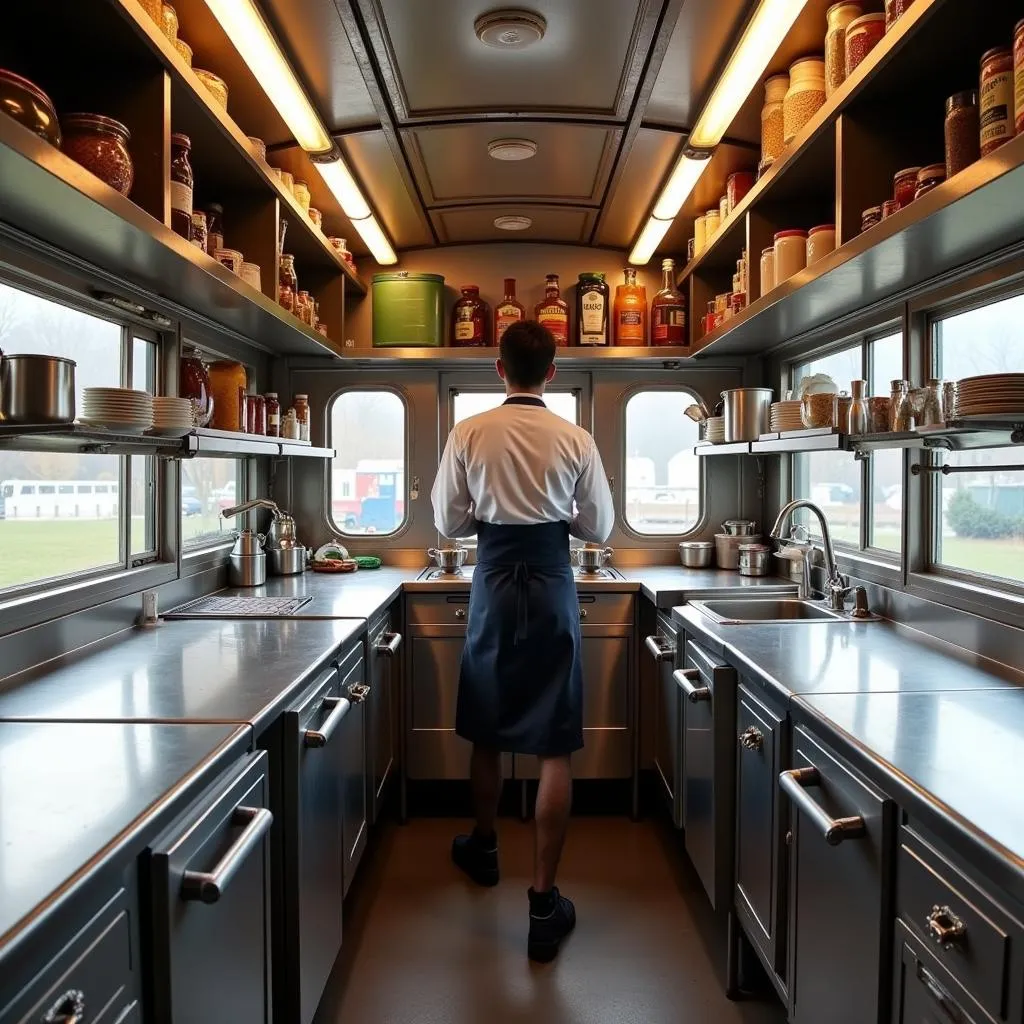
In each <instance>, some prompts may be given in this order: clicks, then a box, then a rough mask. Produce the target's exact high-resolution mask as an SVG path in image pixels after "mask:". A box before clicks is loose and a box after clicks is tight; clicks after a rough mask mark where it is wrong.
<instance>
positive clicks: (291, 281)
mask: <svg viewBox="0 0 1024 1024" xmlns="http://www.w3.org/2000/svg"><path fill="white" fill-rule="evenodd" d="M298 298H299V278H298V276H297V275H296V273H295V257H294V256H292V255H291V254H290V253H283V254H282V255H281V259H280V262H279V265H278V274H277V301H278V303H279V304H280V305H281V306H282V308H284V309H287V310H288V312H289V313H295V312H297V303H298Z"/></svg>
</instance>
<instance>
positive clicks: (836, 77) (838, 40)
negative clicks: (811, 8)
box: [825, 3, 864, 96]
mask: <svg viewBox="0 0 1024 1024" xmlns="http://www.w3.org/2000/svg"><path fill="white" fill-rule="evenodd" d="M863 13H864V9H863V8H862V7H861V5H860V4H859V3H856V4H854V3H839V4H833V5H832V6H831V7H830V8H829V9H828V11H827V12H826V14H825V17H826V19H827V22H828V29H827V30H826V33H825V95H826V96H831V95H832V93H834V92H835V91H836V89H838V88H839V87H840V86H841V85H842V84H843V82H845V81H846V29H847V26H848V25H849V24H850V22H851V21H856V20H857V19H858V18H859V17H860V16H861V15H862V14H863Z"/></svg>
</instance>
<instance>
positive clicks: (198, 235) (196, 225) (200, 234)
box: [192, 210, 210, 252]
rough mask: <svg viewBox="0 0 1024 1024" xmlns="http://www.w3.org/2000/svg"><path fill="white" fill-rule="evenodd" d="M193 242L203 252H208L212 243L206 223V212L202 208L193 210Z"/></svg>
mask: <svg viewBox="0 0 1024 1024" xmlns="http://www.w3.org/2000/svg"><path fill="white" fill-rule="evenodd" d="M192 244H193V245H194V246H195V247H196V248H197V249H199V250H201V251H202V252H207V251H208V247H209V244H210V238H209V233H208V229H207V225H206V214H205V213H203V211H202V210H193V211H192Z"/></svg>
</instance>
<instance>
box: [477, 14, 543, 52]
mask: <svg viewBox="0 0 1024 1024" xmlns="http://www.w3.org/2000/svg"><path fill="white" fill-rule="evenodd" d="M547 27H548V25H547V22H546V21H545V20H544V18H543V17H541V15H539V14H536V13H534V12H533V11H521V10H517V9H516V8H512V7H506V8H502V9H501V10H498V11H490V12H488V13H487V14H481V15H480V17H479V18H477V19H476V21H475V22H474V23H473V28H474V30H475V31H476V37H477V39H479V40H480V42H482V43H484V44H486V45H487V46H493V47H494V48H495V49H498V50H524V49H526V47H527V46H532V45H533V44H534V43H539V42H540V41H541V40H542V39H543V38H544V32H545V30H546V29H547Z"/></svg>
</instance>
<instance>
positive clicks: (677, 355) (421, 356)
mask: <svg viewBox="0 0 1024 1024" xmlns="http://www.w3.org/2000/svg"><path fill="white" fill-rule="evenodd" d="M339 356H340V358H341V359H342V360H353V361H360V360H369V361H378V362H379V361H384V362H386V361H394V362H401V363H417V362H421V363H433V362H437V361H439V360H452V361H456V362H484V363H493V362H494V360H495V359H497V358H498V349H497V348H496V347H494V346H488V347H486V348H451V347H450V346H438V347H420V348H412V347H405V346H381V347H378V348H365V347H353V348H345V349H342V350H341V352H340V353H339ZM692 359H693V353H692V352H691V350H690V349H689V348H688V347H682V346H665V347H662V348H658V347H656V346H651V345H644V346H638V347H633V346H630V347H625V346H618V347H616V346H608V347H597V346H595V347H594V348H587V347H583V346H570V347H568V348H560V349H558V351H557V353H556V355H555V361H556V363H562V364H565V363H572V362H585V361H588V360H601V361H608V362H617V361H623V362H625V361H630V360H634V361H645V362H672V363H678V362H681V361H687V362H690V361H692Z"/></svg>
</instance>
